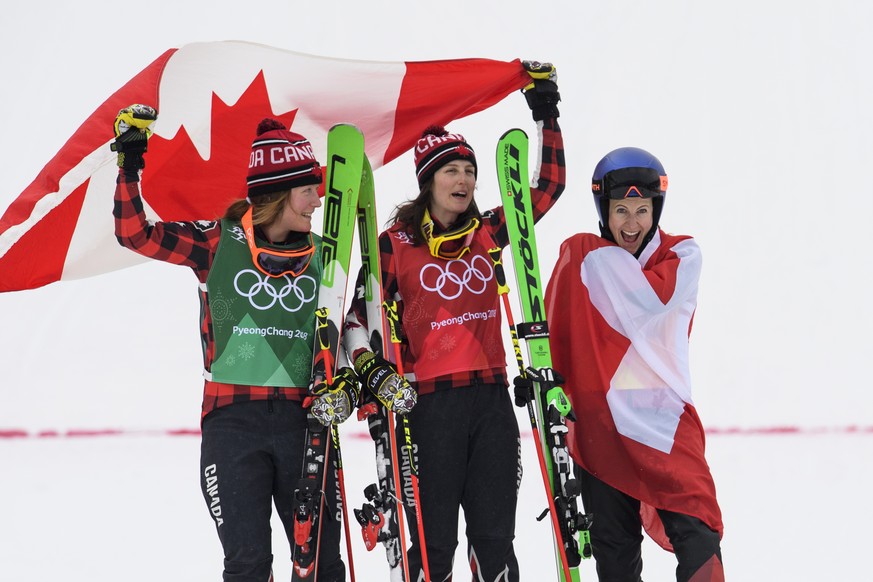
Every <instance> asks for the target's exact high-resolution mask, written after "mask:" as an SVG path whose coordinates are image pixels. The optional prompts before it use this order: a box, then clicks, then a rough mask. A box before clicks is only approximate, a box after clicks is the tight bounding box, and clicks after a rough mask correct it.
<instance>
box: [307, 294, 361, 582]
mask: <svg viewBox="0 0 873 582" xmlns="http://www.w3.org/2000/svg"><path fill="white" fill-rule="evenodd" d="M327 315H328V309H327V307H321V308H319V309H316V310H315V319H316V325H315V330H316V337H317V338H318V345H319V348H320V349H321V353H322V355H323V356H324V381H325V382H326V383H327V385H328V386H330V385H331V384H332V383H333V370H334V362H333V357H332V356H331V353H330V337H329V334H328V326H327ZM328 442H330V443H332V444H333V447H334V449H335V450H336V478H337V484H338V485H339V490H340V505H342V512H343V529H344V531H345V536H346V552H347V553H348V555H349V577H350V578H351V580H352V582H355V559H354V556H353V555H352V538H351V530H350V529H349V514H348V510H347V509H346V482H345V477H344V475H343V456H342V451H341V449H340V438H339V430H338V429H337V427H336V425H335V424H333V423H331V425H330V441H328ZM329 453H330V448H329V447H328V449H327V450H326V451H325V468H324V470H325V477H324V479H323V484H322V491H323V490H324V485H325V484H326V483H327V472H326V471H327V459H328V456H329ZM324 508H325V503H324V495H322V496H321V511H322V512H323V511H324ZM321 523H322V520H321V519H319V520H318V543H316V545H315V547H316V548H317V550H316V551H321V545H320V544H321ZM315 580H318V556H316V557H315Z"/></svg>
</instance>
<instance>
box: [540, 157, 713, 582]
mask: <svg viewBox="0 0 873 582" xmlns="http://www.w3.org/2000/svg"><path fill="white" fill-rule="evenodd" d="M592 191H593V193H594V201H595V206H596V207H597V212H598V215H599V217H600V231H601V234H600V236H597V235H594V234H587V233H580V234H576V235H574V236H572V237H570V238H569V239H567V240H566V241H564V243H563V244H562V245H561V250H560V254H559V257H558V261H557V264H556V266H555V269H554V272H553V273H552V277H551V280H550V281H549V285H548V288H547V290H546V309H547V317H548V321H549V328H550V343H551V349H552V360H553V364H554V366H555V368H556V369H558V370H560V371H561V372H562V374H563V375H564V377H565V380H566V383H565V385H564V389H565V390H566V393H567V395H568V396H569V397H570V400H571V402H572V404H573V410H574V411H575V413H576V416H577V421H576V422H575V423H573V422H571V423H570V434H569V438H568V445H569V447H570V452H571V454H572V455H573V458H574V460H575V461H576V462H577V463H578V464H579V465H580V466H581V470H580V471H579V473H580V475H579V476H580V483H581V485H582V499H583V501H584V503H585V509H586V511H588V512H591V513H593V514H594V523H593V525H592V527H591V543H592V548H593V552H594V558H595V559H596V561H597V572H598V576H599V578H600V580H603V581H606V580H609V581H610V582H612V581H619V580H620V581H623V582H624V581H626V582H639V581H640V580H641V575H642V559H641V554H640V544H641V542H642V533H641V528H642V527H643V526H644V527H645V529H646V531H647V532H648V533H649V535H650V536H651V537H652V538H653V539H654V540H655V541H656V542H658V543H659V544H661V545H662V546H663V547H665V548H666V549H670V550H672V551H674V552H675V553H676V557H677V559H678V562H679V565H678V568H677V570H676V578H677V580H679V581H694V582H705V581H722V580H724V572H723V568H722V562H721V547H720V539H721V534H722V530H723V525H722V520H721V511H720V509H719V506H718V502H717V501H716V496H715V484H714V482H713V479H712V476H711V474H710V470H709V466H708V465H707V463H706V459H705V458H704V440H705V439H704V431H703V425H702V424H701V422H700V418H699V417H698V416H697V412H696V410H695V408H694V405H693V404H692V400H691V382H690V374H689V362H688V335H689V333H690V331H691V321H692V318H693V316H694V310H695V308H696V305H697V287H698V279H699V276H700V267H701V255H700V249H699V248H698V246H697V244H696V243H695V242H694V239H692V238H691V237H689V236H677V235H670V234H667V233H665V232H664V231H662V230H661V229H660V228H659V227H658V224H659V221H660V218H661V212H662V210H663V207H664V199H665V197H666V194H667V175H666V172H665V171H664V167H663V166H662V165H661V162H660V161H658V159H657V158H656V157H655V156H653V155H652V154H650V153H649V152H647V151H645V150H642V149H639V148H620V149H617V150H614V151H612V152H610V153H609V154H607V155H606V156H605V157H604V158H603V159H602V160H601V161H600V163H598V164H597V167H596V168H595V170H594V176H593V179H592Z"/></svg>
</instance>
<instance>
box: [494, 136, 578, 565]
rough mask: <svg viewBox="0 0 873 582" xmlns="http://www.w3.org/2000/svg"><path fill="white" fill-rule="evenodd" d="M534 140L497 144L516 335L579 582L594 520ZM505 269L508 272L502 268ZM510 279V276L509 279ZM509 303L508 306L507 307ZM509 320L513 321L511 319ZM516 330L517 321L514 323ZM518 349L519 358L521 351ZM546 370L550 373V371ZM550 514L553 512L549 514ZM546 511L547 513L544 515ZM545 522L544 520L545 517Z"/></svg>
mask: <svg viewBox="0 0 873 582" xmlns="http://www.w3.org/2000/svg"><path fill="white" fill-rule="evenodd" d="M527 164H528V138H527V134H525V133H524V131H522V130H520V129H512V130H509V131H507V132H506V133H505V134H503V136H502V137H501V138H500V140H499V142H498V144H497V177H498V182H499V185H500V193H501V198H502V200H503V208H504V212H505V215H506V226H507V232H508V234H509V240H510V245H511V247H512V258H513V265H514V267H515V276H516V281H517V285H518V294H519V300H520V303H521V306H522V311H523V321H522V322H521V323H519V324H518V325H517V326H515V328H514V329H512V330H511V333H513V335H515V334H516V333H517V337H519V338H521V339H523V340H524V343H525V346H526V347H527V352H528V361H529V366H530V367H529V368H528V369H527V370H526V371H525V370H523V369H522V370H521V371H522V372H524V375H525V376H527V377H528V378H529V379H531V380H533V382H534V385H535V389H534V396H535V398H534V401H535V403H536V407H535V410H534V408H533V407H532V406H531V405H530V404H529V405H528V412H529V414H530V418H531V427H532V428H533V429H534V430H535V431H536V432H537V433H538V435H537V436H538V438H539V439H540V443H539V446H540V447H542V450H545V451H548V452H549V454H548V455H544V457H545V459H544V461H545V462H544V464H543V468H544V469H545V471H546V472H547V473H548V479H547V481H548V484H549V485H550V487H548V489H549V491H547V494H548V495H549V496H550V498H551V499H552V500H553V501H552V502H550V507H554V511H556V512H557V515H556V516H555V517H557V519H553V524H554V525H555V527H553V530H554V529H557V530H558V531H555V532H554V534H555V552H556V558H557V567H558V576H559V580H561V581H562V582H569V580H568V579H567V577H568V574H569V577H570V580H573V581H578V580H579V570H578V566H579V563H580V559H581V556H580V549H579V543H578V542H577V541H576V538H575V534H576V533H577V532H578V533H579V534H580V538H581V541H582V556H585V557H586V558H587V557H589V556H590V555H591V550H590V539H589V536H588V527H589V526H590V519H591V518H590V516H588V515H583V514H582V513H580V512H579V511H578V508H577V507H578V505H577V499H576V497H577V496H578V495H579V484H578V482H577V481H576V479H575V478H574V476H573V464H572V460H571V459H570V455H569V453H568V451H567V444H566V434H567V426H566V423H565V417H566V416H567V415H568V414H572V411H571V410H570V404H569V400H568V399H567V397H566V395H565V394H564V391H563V389H562V388H561V387H560V386H559V385H558V383H557V382H556V379H555V377H554V375H552V374H551V373H550V371H551V366H552V356H551V351H550V349H549V338H548V335H549V331H548V323H547V322H546V314H545V304H544V302H543V288H542V285H541V281H542V280H541V278H540V270H539V260H538V254H537V244H536V234H535V232H534V219H533V211H532V207H531V199H530V181H529V179H528V171H527ZM501 271H502V269H501ZM504 279H505V278H504ZM505 305H506V304H505ZM507 319H508V320H509V321H510V322H512V319H511V316H510V315H509V314H507ZM510 326H511V327H512V323H510ZM515 348H516V357H517V358H518V359H519V364H520V368H521V360H520V353H518V347H517V345H516V346H515ZM545 370H549V372H548V373H545V372H544V371H545ZM547 511H549V510H547ZM544 515H545V513H544V514H543V516H544ZM543 516H541V517H540V519H542V517H543Z"/></svg>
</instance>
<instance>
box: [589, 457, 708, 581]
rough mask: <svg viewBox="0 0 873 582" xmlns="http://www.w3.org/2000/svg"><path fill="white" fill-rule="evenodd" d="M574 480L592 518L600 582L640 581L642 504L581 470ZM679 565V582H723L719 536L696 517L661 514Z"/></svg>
mask: <svg viewBox="0 0 873 582" xmlns="http://www.w3.org/2000/svg"><path fill="white" fill-rule="evenodd" d="M576 475H577V477H578V478H579V482H580V485H581V488H582V502H583V504H584V505H585V511H587V512H589V513H593V514H594V523H593V525H592V527H591V547H592V550H593V552H594V559H595V561H596V562H597V577H598V580H600V582H640V581H641V580H642V572H643V560H642V555H641V546H642V542H643V534H642V523H641V521H640V502H639V501H638V500H637V499H634V498H633V497H631V496H629V495H626V494H624V493H622V492H621V491H619V490H618V489H615V488H614V487H611V486H609V485H607V484H606V483H604V482H603V481H601V480H600V479H597V478H596V477H594V476H593V475H591V474H590V473H588V472H587V471H585V470H584V469H582V468H581V467H578V466H577V467H576ZM657 511H658V515H659V516H660V518H661V522H662V523H663V524H664V530H665V532H666V534H667V537H668V538H669V539H670V543H671V544H672V545H673V550H674V552H675V553H676V559H677V560H678V562H679V565H678V566H677V568H676V580H677V581H678V582H723V581H724V572H723V569H722V562H721V544H720V538H719V534H718V532H716V531H713V530H711V529H709V527H708V526H707V525H706V524H705V523H703V522H702V521H701V520H699V519H698V518H696V517H692V516H690V515H684V514H682V513H674V512H672V511H666V510H663V509H659V510H657Z"/></svg>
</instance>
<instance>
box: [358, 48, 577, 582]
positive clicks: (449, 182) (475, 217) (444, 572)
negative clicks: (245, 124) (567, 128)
mask: <svg viewBox="0 0 873 582" xmlns="http://www.w3.org/2000/svg"><path fill="white" fill-rule="evenodd" d="M524 66H525V69H526V70H527V71H528V73H529V74H530V75H531V77H532V79H531V84H530V85H529V87H528V88H527V89H526V91H525V97H526V99H527V101H528V105H529V106H530V108H531V110H532V112H533V118H534V120H535V121H536V122H537V126H538V128H539V130H540V136H541V140H542V141H541V144H540V146H541V149H540V158H539V159H540V160H541V165H540V167H539V168H538V176H539V178H538V181H537V183H536V185H535V187H534V188H532V189H531V194H532V200H533V206H534V213H535V217H536V219H539V218H541V217H542V216H543V215H544V214H545V213H546V212H547V211H548V210H549V209H550V208H551V207H552V205H554V203H555V202H556V201H557V200H558V197H559V196H560V195H561V193H562V192H563V190H564V152H563V141H562V138H561V133H560V127H559V126H558V121H557V117H558V108H557V103H558V101H559V99H560V97H559V94H558V90H557V84H556V76H555V75H554V68H553V67H552V66H551V65H550V64H547V63H546V64H540V63H531V62H526V63H525V65H524ZM414 160H415V170H416V175H417V178H418V184H419V187H420V192H419V194H418V196H417V197H416V198H415V199H414V200H411V201H409V202H406V203H404V204H401V205H400V206H398V207H397V209H396V210H395V213H394V216H393V225H392V226H391V227H390V228H389V229H388V230H386V231H385V232H383V233H382V234H381V235H380V237H379V251H380V260H381V269H382V285H383V289H384V291H383V292H384V295H385V298H386V299H388V300H395V301H397V302H398V309H399V313H400V321H401V326H402V331H403V334H404V335H405V338H404V342H405V344H404V353H403V371H404V373H405V374H407V375H408V378H409V380H410V381H411V383H412V387H414V389H415V390H416V391H417V393H418V400H417V403H415V401H414V399H412V398H409V397H406V394H407V393H408V391H409V390H408V386H409V384H407V383H406V380H404V379H402V378H399V377H398V375H397V374H396V369H395V368H394V366H393V365H392V364H390V363H389V362H387V361H386V360H384V359H383V358H382V357H380V356H378V355H375V354H374V353H373V352H372V351H371V350H370V346H369V344H368V338H369V333H368V330H367V325H368V323H367V319H366V307H365V305H364V302H363V300H362V299H360V298H358V299H357V300H356V301H355V302H354V303H353V305H352V308H351V310H350V312H349V314H348V317H347V319H346V332H345V334H344V344H345V348H346V351H347V353H348V354H349V356H350V359H352V361H354V362H355V369H356V371H357V372H358V374H359V376H360V378H361V380H362V383H363V384H366V385H367V387H368V389H369V390H370V391H371V392H372V393H373V394H374V395H376V397H377V398H379V400H380V401H381V402H382V403H383V404H384V405H385V406H386V407H387V408H389V409H391V410H394V411H395V412H397V413H399V414H404V413H408V419H409V425H410V431H411V434H412V440H413V441H414V445H415V447H416V455H417V463H418V470H419V478H420V481H419V487H420V498H421V499H420V500H421V510H422V518H423V519H422V521H423V524H424V540H425V543H426V548H425V549H426V557H427V560H428V564H429V570H430V579H431V580H433V581H434V582H436V581H442V580H449V579H451V576H452V564H453V560H454V555H455V549H456V547H457V545H458V536H457V533H458V515H459V510H460V509H461V508H463V510H464V516H465V521H466V524H467V530H466V534H467V542H468V544H467V550H468V558H469V560H468V561H469V564H470V567H471V569H472V570H473V574H474V579H476V580H489V581H492V580H504V581H507V582H517V581H518V579H519V571H518V562H517V560H516V557H515V552H514V550H513V538H514V535H515V513H516V503H517V498H518V487H519V483H520V479H521V465H520V440H519V430H518V424H517V422H516V417H515V412H514V410H513V407H512V401H511V399H510V396H509V393H508V391H507V384H508V383H507V375H506V358H505V354H504V350H503V335H502V330H503V326H502V325H501V322H500V303H499V298H498V293H497V282H496V280H495V277H494V269H493V266H492V263H491V259H490V258H489V255H488V250H489V249H491V248H494V247H495V246H497V247H504V246H506V245H507V244H508V242H509V241H508V236H507V233H506V223H505V219H504V215H503V209H502V208H496V209H494V210H490V211H486V212H480V211H479V208H478V206H477V204H476V201H475V198H474V193H475V189H476V179H477V175H478V165H477V161H476V155H475V153H474V151H473V148H472V147H471V146H470V144H469V143H467V141H466V139H464V137H463V136H462V135H459V134H454V133H449V132H447V131H446V130H445V129H444V128H442V127H436V126H432V127H430V128H428V129H427V130H425V132H424V134H423V135H422V137H421V139H420V140H419V141H418V144H417V146H416V147H415V150H414ZM359 281H360V278H359ZM410 404H414V408H413V407H411V406H410ZM410 408H411V410H410ZM399 438H400V439H401V442H402V436H400V437H399ZM404 490H405V491H408V490H409V489H408V488H404ZM407 497H408V496H407ZM407 503H408V501H407ZM408 507H409V506H408ZM414 511H415V510H414V507H413V508H411V509H410V510H409V511H408V512H407V513H408V515H409V520H408V521H409V523H411V524H414V523H416V520H415V515H414ZM410 529H411V530H412V536H411V537H412V547H411V549H410V551H409V571H410V577H411V579H412V580H422V579H423V576H424V572H423V563H422V551H421V547H420V545H419V535H418V532H417V531H416V528H414V527H413V528H410Z"/></svg>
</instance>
